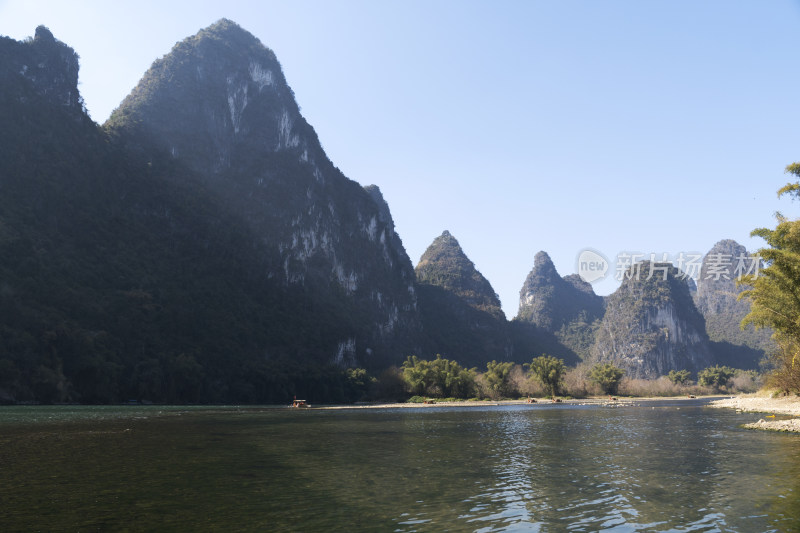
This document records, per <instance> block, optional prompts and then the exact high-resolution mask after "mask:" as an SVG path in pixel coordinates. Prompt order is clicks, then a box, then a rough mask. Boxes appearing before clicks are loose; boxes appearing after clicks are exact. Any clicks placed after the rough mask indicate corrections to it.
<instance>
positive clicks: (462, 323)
mask: <svg viewBox="0 0 800 533" xmlns="http://www.w3.org/2000/svg"><path fill="white" fill-rule="evenodd" d="M416 273H417V280H418V286H417V290H418V293H419V309H420V315H421V317H422V323H423V328H424V333H425V339H426V342H425V350H426V352H428V353H426V354H425V355H426V356H427V355H433V354H434V353H440V354H442V355H444V356H446V357H448V358H450V359H455V360H457V361H458V362H459V363H461V364H463V365H467V366H472V365H478V366H483V365H484V364H485V363H486V362H487V361H490V360H492V359H494V360H498V361H506V360H510V359H512V356H513V344H512V342H511V339H510V336H509V328H508V323H507V321H506V317H505V314H504V313H503V310H502V309H501V307H500V299H499V298H498V296H497V294H496V293H495V292H494V289H493V288H492V286H491V284H490V283H489V281H488V280H487V279H486V278H485V277H483V275H482V274H481V273H480V272H478V270H477V269H476V268H475V265H474V263H473V262H472V261H471V260H470V259H469V258H468V257H467V255H466V254H465V253H464V251H463V250H462V248H461V246H460V245H459V243H458V241H457V240H456V238H455V237H453V236H452V235H451V234H450V232H449V231H444V232H443V233H442V234H441V235H440V236H439V237H437V238H436V239H434V241H433V242H432V243H431V245H430V246H429V247H428V249H427V250H425V252H424V253H423V254H422V257H421V258H420V260H419V263H417V267H416Z"/></svg>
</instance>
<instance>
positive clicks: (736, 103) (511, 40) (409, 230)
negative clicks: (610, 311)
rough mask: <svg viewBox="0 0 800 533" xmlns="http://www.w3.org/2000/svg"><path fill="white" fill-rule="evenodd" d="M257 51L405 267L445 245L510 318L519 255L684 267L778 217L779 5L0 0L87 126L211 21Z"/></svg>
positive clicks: (10, 24)
mask: <svg viewBox="0 0 800 533" xmlns="http://www.w3.org/2000/svg"><path fill="white" fill-rule="evenodd" d="M223 17H224V18H229V19H231V20H233V21H235V22H237V23H238V24H240V25H241V26H242V27H244V28H245V29H246V30H248V31H250V32H251V33H252V34H253V35H255V36H256V37H257V38H258V39H260V40H261V42H262V43H263V44H264V45H265V46H267V47H269V48H271V49H272V50H273V51H274V52H275V53H276V55H277V56H278V59H279V61H280V62H281V64H282V66H283V69H284V73H285V75H286V79H287V80H288V82H289V84H290V86H291V87H292V89H293V90H294V93H295V96H296V98H297V101H298V103H299V105H300V107H301V111H302V113H303V115H304V116H305V118H306V119H307V120H308V122H309V123H310V124H311V125H312V126H313V127H314V128H315V130H316V131H317V134H318V135H319V138H320V140H321V142H322V145H323V147H324V149H325V151H326V153H327V154H328V156H329V157H330V159H331V160H332V161H333V163H334V164H335V165H336V166H338V167H339V168H340V169H341V170H342V171H343V172H344V174H345V175H347V176H348V177H349V178H350V179H353V180H355V181H357V182H359V183H361V184H362V185H369V184H376V185H378V186H379V187H380V188H381V190H382V191H383V194H384V197H385V198H386V200H387V202H388V203H389V205H390V207H391V210H392V215H393V217H394V220H395V225H396V229H397V232H398V233H399V235H400V237H401V238H402V240H403V243H404V245H405V247H406V250H407V251H408V254H409V257H410V258H411V260H412V262H413V263H414V264H416V263H417V261H418V260H419V258H420V256H421V255H422V253H423V252H424V251H425V249H426V248H427V247H428V245H429V244H430V243H431V242H432V241H433V239H434V238H435V237H437V236H438V235H440V234H441V233H442V231H444V230H449V231H450V233H452V234H453V236H455V237H456V239H458V241H459V242H460V244H461V247H462V248H463V249H464V251H465V252H466V254H467V255H468V256H469V258H470V259H471V260H472V261H473V262H474V263H475V265H476V267H477V268H478V270H479V271H480V272H481V273H482V274H483V275H484V276H486V278H487V279H488V280H489V281H490V282H491V284H492V286H493V287H494V289H495V291H496V292H497V293H498V295H499V296H500V299H501V301H502V304H503V309H504V311H505V313H506V315H507V316H508V318H512V317H513V316H515V315H516V313H517V307H518V302H519V290H520V288H521V287H522V284H523V282H524V281H525V278H526V276H527V275H528V273H529V272H530V270H531V268H532V267H533V262H534V256H535V254H536V253H537V252H538V251H540V250H544V251H546V252H548V254H549V255H550V257H551V258H552V260H553V262H554V263H555V266H556V269H557V270H558V272H559V273H560V274H561V275H567V274H572V273H575V272H576V268H577V258H578V255H579V254H580V253H581V252H582V251H583V250H585V249H592V250H595V251H597V252H599V253H600V254H601V255H602V256H604V257H605V258H607V259H608V260H609V261H610V264H609V271H608V274H607V276H606V278H605V279H604V280H599V281H598V282H596V283H595V284H594V289H595V291H596V292H597V293H598V294H609V293H611V292H613V291H614V290H615V289H616V287H617V286H618V281H616V279H615V278H616V277H617V275H616V268H617V267H616V265H615V258H617V257H618V256H619V255H620V254H629V255H631V254H633V253H641V254H644V258H645V259H646V258H649V255H650V254H651V253H652V254H656V257H657V258H658V259H660V258H661V257H662V255H663V254H668V258H669V259H674V258H676V257H677V256H678V255H679V254H680V253H682V252H683V253H685V254H690V253H705V252H707V251H708V250H709V249H710V248H711V247H712V246H713V245H714V243H716V242H717V241H719V240H721V239H735V240H736V241H738V242H739V243H741V244H743V245H744V246H746V247H747V248H748V250H750V251H754V250H756V249H757V248H759V247H762V246H763V245H764V242H763V241H762V240H761V239H758V238H752V237H750V232H751V231H752V230H753V229H754V228H757V227H771V226H774V224H775V219H774V213H775V212H776V211H781V212H782V213H784V214H786V215H788V216H791V217H794V216H797V212H798V206H797V205H795V204H793V203H792V201H791V200H789V199H786V198H784V199H780V200H779V199H778V198H777V195H776V191H777V190H778V188H780V187H781V186H782V185H784V184H785V183H787V181H789V176H788V175H786V174H785V173H784V169H785V167H786V166H787V165H788V164H790V163H792V162H795V161H799V160H800V127H798V123H799V122H798V117H800V98H798V87H800V53H798V52H800V31H798V30H797V28H798V27H800V1H798V0H795V1H789V0H773V1H770V2H752V1H737V0H724V1H716V0H708V1H703V2H697V1H695V0H686V1H682V0H671V1H650V2H641V1H639V0H631V1H621V0H620V1H617V0H606V1H589V0H586V1H569V0H567V1H562V0H559V1H555V0H553V1H548V2H544V1H535V0H527V1H511V0H498V1H488V0H485V1H467V0H452V1H451V0H428V1H423V0H403V1H392V0H387V1H381V2H375V1H372V0H363V1H359V0H296V1H292V2H287V1H286V0H281V1H277V2H273V1H268V0H260V1H253V2H247V1H236V0H227V1H225V2H218V1H191V2H187V1H180V0H170V1H163V0H162V1H158V2H153V1H149V0H139V1H136V2H128V1H114V2H108V1H89V0H84V1H81V0H72V1H70V2H64V1H39V0H5V1H4V0H0V35H5V36H9V37H12V38H15V39H24V38H26V37H28V36H32V35H33V33H34V30H35V28H36V26H38V25H40V24H44V25H45V26H47V27H48V28H49V29H50V30H51V31H52V32H53V34H54V35H55V36H56V38H58V39H60V40H62V41H64V42H65V43H67V44H68V45H70V46H71V47H73V48H74V49H75V51H76V52H77V53H78V54H79V55H80V58H81V59H80V63H81V70H80V78H79V79H80V81H79V83H80V85H79V88H80V90H81V94H82V96H83V98H84V100H85V103H86V107H87V109H88V111H89V112H90V114H91V116H92V118H93V119H94V120H95V121H96V122H99V123H102V122H104V121H105V120H106V119H107V118H108V116H109V114H110V113H111V111H112V110H113V109H114V108H115V107H116V106H117V105H119V103H120V102H121V101H122V99H123V98H124V97H125V96H126V95H127V94H128V93H129V92H130V91H131V89H133V87H134V86H135V85H136V83H137V82H138V81H139V79H140V78H141V76H142V75H143V74H144V72H145V71H146V70H147V68H148V67H149V66H150V64H151V63H152V62H153V61H154V60H155V59H156V58H158V57H161V56H163V55H165V54H167V53H168V52H169V51H170V49H171V48H172V46H173V45H174V44H175V43H176V42H178V41H181V40H183V39H184V38H185V37H188V36H190V35H193V34H195V33H197V31H198V30H200V29H201V28H204V27H206V26H209V25H210V24H212V23H214V22H215V21H216V20H218V19H220V18H223Z"/></svg>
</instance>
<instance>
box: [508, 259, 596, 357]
mask: <svg viewBox="0 0 800 533" xmlns="http://www.w3.org/2000/svg"><path fill="white" fill-rule="evenodd" d="M602 316H603V299H602V298H601V297H600V296H597V295H596V294H595V293H594V290H593V289H592V286H591V285H590V284H589V283H586V282H585V281H583V280H582V279H580V277H579V276H578V275H576V274H572V275H570V276H566V277H564V278H562V277H561V276H559V275H558V272H557V271H556V267H555V265H554V264H553V261H552V260H551V259H550V256H549V255H547V253H546V252H539V253H537V254H536V256H535V257H534V261H533V269H532V270H531V272H530V274H528V277H527V278H526V279H525V283H524V284H523V285H522V289H521V290H520V293H519V311H518V313H517V317H516V320H518V321H523V322H529V323H531V324H534V325H535V326H537V327H538V328H541V329H542V330H543V331H545V332H547V333H552V334H554V335H555V336H556V337H557V338H558V339H559V341H560V342H562V343H563V344H564V345H565V346H566V347H568V348H569V349H570V350H573V351H574V352H575V353H576V354H578V355H580V356H586V355H587V354H588V351H589V349H590V348H591V345H592V343H593V340H594V339H593V330H592V328H593V324H594V323H595V322H596V321H597V320H599V319H600V318H601V317H602Z"/></svg>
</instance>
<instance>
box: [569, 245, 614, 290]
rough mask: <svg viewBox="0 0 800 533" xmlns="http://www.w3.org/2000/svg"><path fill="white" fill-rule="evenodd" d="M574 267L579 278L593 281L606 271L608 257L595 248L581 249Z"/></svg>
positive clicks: (604, 274)
mask: <svg viewBox="0 0 800 533" xmlns="http://www.w3.org/2000/svg"><path fill="white" fill-rule="evenodd" d="M575 269H576V270H577V272H578V275H579V276H580V277H581V279H582V280H583V281H585V282H587V283H594V282H595V281H597V280H600V279H603V278H604V277H606V273H608V259H606V257H605V256H604V255H603V254H601V253H600V252H598V251H596V250H590V249H587V250H583V251H582V252H581V253H579V254H578V261H577V262H576V263H575Z"/></svg>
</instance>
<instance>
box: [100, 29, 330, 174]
mask: <svg viewBox="0 0 800 533" xmlns="http://www.w3.org/2000/svg"><path fill="white" fill-rule="evenodd" d="M108 125H110V126H112V127H113V126H117V125H122V126H125V127H126V128H127V129H131V128H133V127H137V128H141V129H142V131H143V132H144V133H146V134H147V136H148V138H150V139H152V140H153V141H155V142H156V143H157V144H158V145H159V146H160V147H161V148H163V149H166V150H168V151H169V152H170V153H171V154H172V155H173V156H176V157H180V158H181V159H182V160H184V161H185V162H186V163H187V164H189V165H190V166H192V168H194V169H195V170H198V171H200V172H202V173H206V174H216V173H220V172H222V171H224V170H226V169H229V168H231V167H235V166H237V165H239V164H242V163H243V162H253V158H254V156H257V155H258V154H262V153H265V152H266V153H269V152H280V151H283V150H286V149H290V148H298V149H299V153H301V154H304V157H305V159H306V160H310V161H313V160H315V159H319V160H320V163H323V164H324V163H325V162H327V161H325V160H326V158H325V157H324V155H323V154H321V153H320V151H321V148H320V144H319V141H318V139H317V137H316V134H315V133H314V131H313V129H312V128H311V127H310V126H309V125H308V123H306V121H305V120H304V119H303V118H302V116H301V115H300V109H299V107H298V105H297V103H296V102H295V100H294V93H293V92H292V90H291V89H290V88H289V85H288V84H287V82H286V79H285V77H284V75H283V71H282V69H281V66H280V63H279V62H278V59H277V58H276V57H275V54H274V52H272V50H270V49H268V48H267V47H265V46H264V45H262V44H261V42H260V41H259V40H258V39H257V38H256V37H254V36H253V35H252V34H251V33H249V32H247V31H246V30H244V29H242V28H241V27H240V26H238V25H237V24H236V23H234V22H232V21H230V20H227V19H222V20H220V21H218V22H216V23H215V24H212V25H211V26H209V27H208V28H205V29H203V30H201V31H200V32H198V33H197V34H196V35H194V36H192V37H189V38H187V39H184V40H183V41H181V42H179V43H177V44H176V45H175V46H174V47H173V48H172V50H171V51H170V53H169V54H167V55H166V56H164V57H162V58H161V59H158V60H156V61H155V62H154V63H153V65H152V66H151V67H150V69H149V70H148V71H147V72H146V73H145V75H144V76H143V77H142V80H141V81H140V82H139V84H138V85H137V86H136V88H134V90H133V91H132V92H131V93H130V94H129V95H128V96H127V97H126V98H125V100H123V102H122V104H120V106H119V107H118V108H117V109H116V110H114V112H113V113H112V115H111V117H110V118H109V121H108Z"/></svg>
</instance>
